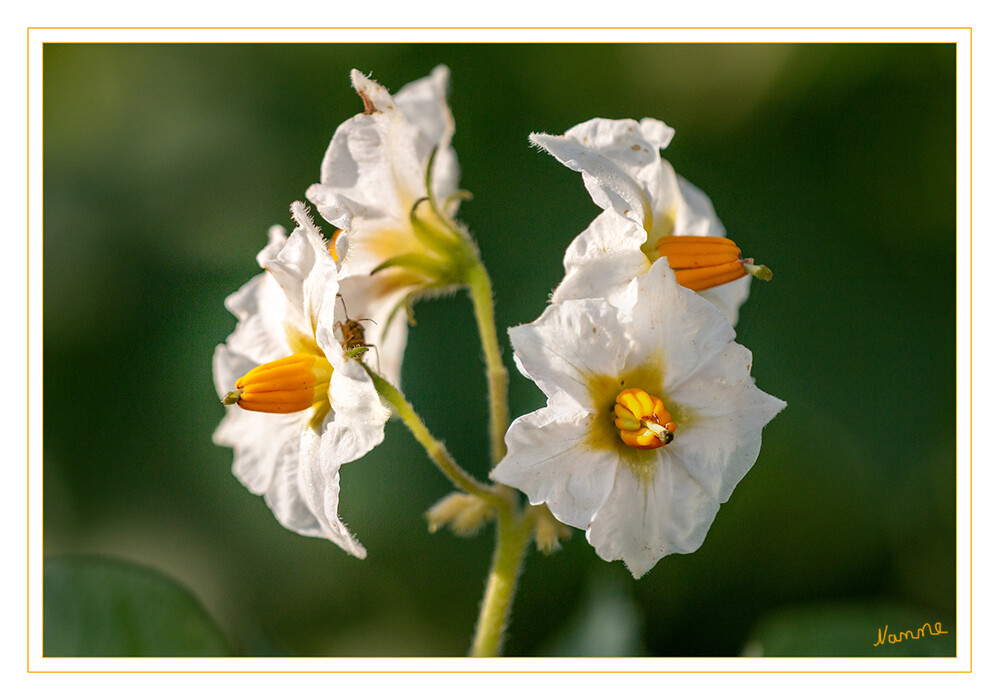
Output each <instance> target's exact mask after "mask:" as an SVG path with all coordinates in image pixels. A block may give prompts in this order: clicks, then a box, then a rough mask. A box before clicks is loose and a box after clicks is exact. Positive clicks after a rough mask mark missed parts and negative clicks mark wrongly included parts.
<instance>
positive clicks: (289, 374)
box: [222, 352, 333, 413]
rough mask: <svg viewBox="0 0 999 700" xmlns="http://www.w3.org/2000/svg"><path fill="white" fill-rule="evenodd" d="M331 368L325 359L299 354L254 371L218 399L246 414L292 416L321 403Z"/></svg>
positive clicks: (263, 365)
mask: <svg viewBox="0 0 999 700" xmlns="http://www.w3.org/2000/svg"><path fill="white" fill-rule="evenodd" d="M332 374H333V367H332V365H330V363H329V361H328V360H327V359H326V358H325V357H320V356H319V355H314V354H312V353H309V352H299V353H295V354H294V355H289V356H288V357H282V358H281V359H279V360H274V361H273V362H267V363H265V364H262V365H259V366H257V367H254V368H253V369H251V370H250V371H249V372H247V373H246V374H244V375H243V376H242V377H240V378H239V379H237V380H236V390H235V391H230V392H229V393H228V394H226V395H225V397H224V398H223V399H222V403H224V404H226V405H227V406H231V405H232V404H237V405H238V406H239V407H240V408H244V409H246V410H248V411H261V412H263V413H294V412H296V411H304V410H305V409H307V408H310V407H311V406H312V405H314V404H315V403H317V402H321V401H325V400H326V398H327V393H328V391H329V383H330V377H331V376H332Z"/></svg>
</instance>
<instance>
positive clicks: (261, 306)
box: [216, 274, 290, 396]
mask: <svg viewBox="0 0 999 700" xmlns="http://www.w3.org/2000/svg"><path fill="white" fill-rule="evenodd" d="M225 305H226V308H228V309H229V311H230V312H232V314H233V315H234V316H235V317H236V318H237V319H239V323H237V324H236V329H235V330H234V331H233V332H232V334H231V335H230V336H229V337H228V338H227V339H226V346H227V347H228V348H229V349H230V350H231V351H233V352H234V353H237V354H239V355H242V356H244V357H247V358H249V359H250V360H252V361H253V362H254V364H253V365H251V366H250V367H247V370H249V369H252V367H254V366H256V365H258V364H261V363H263V362H265V361H266V360H267V359H273V358H276V357H281V356H282V355H287V354H289V352H290V350H289V348H288V345H287V343H286V342H285V340H284V332H283V327H284V317H285V314H286V312H287V300H286V299H285V297H284V295H283V294H282V293H281V289H280V287H279V286H278V284H277V282H275V281H274V279H273V278H272V277H271V276H270V275H267V274H261V275H257V276H256V277H253V278H252V279H250V281H249V282H247V283H246V284H244V285H243V286H242V287H240V288H239V290H237V291H236V292H233V293H232V294H230V295H229V296H228V297H227V298H226V300H225ZM245 372H246V370H244V371H243V372H240V373H239V374H237V375H236V376H235V377H233V381H235V379H237V378H239V377H241V376H242V375H243V374H244V373H245ZM216 376H218V375H216ZM226 386H227V387H228V388H227V389H226V390H225V391H231V390H232V385H231V384H230V383H229V382H228V381H227V382H226ZM225 391H223V392H220V393H219V395H220V396H222V395H223V394H224V393H225Z"/></svg>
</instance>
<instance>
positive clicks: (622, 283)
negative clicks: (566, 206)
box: [552, 209, 650, 305]
mask: <svg viewBox="0 0 999 700" xmlns="http://www.w3.org/2000/svg"><path fill="white" fill-rule="evenodd" d="M645 238H646V233H645V229H643V228H642V227H641V226H639V225H638V224H636V223H634V222H633V221H631V220H630V219H627V218H625V217H623V216H621V215H620V214H618V213H617V212H616V211H614V210H613V209H609V210H607V211H605V212H603V213H602V214H600V215H599V216H598V217H597V218H596V219H594V220H593V222H592V223H591V224H590V225H589V226H587V227H586V229H585V230H584V231H583V232H582V233H580V234H579V235H578V236H576V238H575V239H574V240H573V241H572V243H571V244H569V248H568V249H567V250H566V253H565V257H564V259H563V261H562V262H563V265H564V267H565V277H564V278H563V279H562V281H561V282H560V283H559V285H558V287H557V288H556V289H555V292H554V293H553V294H552V301H553V302H560V301H566V300H568V299H595V298H608V299H609V300H610V301H611V303H612V304H615V305H616V302H617V301H618V300H617V295H619V294H620V293H621V292H622V291H623V290H624V288H625V287H626V286H627V285H628V283H629V282H630V281H631V280H632V279H634V278H635V277H638V276H639V275H643V274H645V272H646V271H647V270H648V269H649V264H650V263H649V259H648V257H646V255H645V253H643V252H642V250H641V246H642V244H643V243H644V242H645Z"/></svg>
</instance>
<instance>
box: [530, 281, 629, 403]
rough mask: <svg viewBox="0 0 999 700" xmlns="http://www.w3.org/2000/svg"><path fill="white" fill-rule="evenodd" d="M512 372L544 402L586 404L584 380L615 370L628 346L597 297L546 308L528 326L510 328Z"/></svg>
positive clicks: (608, 308)
mask: <svg viewBox="0 0 999 700" xmlns="http://www.w3.org/2000/svg"><path fill="white" fill-rule="evenodd" d="M510 342H511V343H512V344H513V353H514V360H515V362H516V363H517V367H518V369H520V371H521V372H522V373H523V374H524V376H526V377H528V378H529V379H533V380H534V382H535V383H536V384H537V385H538V386H539V387H540V388H541V390H542V391H543V392H545V395H546V396H548V397H549V398H551V397H554V396H556V395H558V394H561V393H564V394H568V396H569V397H571V398H572V400H573V401H575V402H576V404H577V405H579V406H581V407H589V406H591V405H592V397H591V395H590V387H589V384H588V382H587V380H588V378H590V377H596V376H614V375H616V374H618V373H619V372H620V371H621V368H622V367H623V366H624V361H625V358H626V357H627V354H628V352H629V349H630V345H629V342H628V339H627V337H626V336H625V334H624V331H623V330H622V328H621V325H620V322H619V320H618V317H617V311H616V309H615V308H614V307H612V306H610V305H609V304H607V303H606V302H604V301H602V300H598V299H573V300H570V301H566V302H562V303H560V304H552V305H550V306H549V307H548V308H547V309H545V311H544V313H542V314H541V316H540V318H538V319H537V320H536V321H534V322H533V323H529V324H524V325H521V326H516V327H515V328H511V329H510Z"/></svg>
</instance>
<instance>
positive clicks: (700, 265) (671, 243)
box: [656, 236, 772, 292]
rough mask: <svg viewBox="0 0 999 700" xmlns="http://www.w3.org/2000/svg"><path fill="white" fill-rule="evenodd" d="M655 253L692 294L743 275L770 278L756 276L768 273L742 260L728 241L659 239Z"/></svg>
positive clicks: (697, 238)
mask: <svg viewBox="0 0 999 700" xmlns="http://www.w3.org/2000/svg"><path fill="white" fill-rule="evenodd" d="M656 250H657V251H659V255H661V256H663V257H665V258H666V259H667V260H668V261H669V266H670V269H672V270H673V273H674V274H675V275H676V281H677V282H679V283H680V284H681V285H682V286H684V287H686V288H687V289H692V290H693V291H695V292H700V291H703V290H705V289H710V288H711V287H717V286H718V285H721V284H725V283H727V282H731V281H733V280H737V279H739V278H740V277H744V276H745V275H747V274H751V275H753V276H754V277H759V278H760V279H770V277H772V274H770V276H764V275H762V274H759V273H758V271H759V270H766V273H768V274H769V273H770V271H769V269H767V268H766V267H764V266H763V265H754V264H753V260H752V259H751V258H743V257H742V251H741V250H739V247H738V246H737V245H736V244H735V242H734V241H733V240H732V239H730V238H723V237H721V236H663V237H662V238H660V239H659V240H658V241H656Z"/></svg>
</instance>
